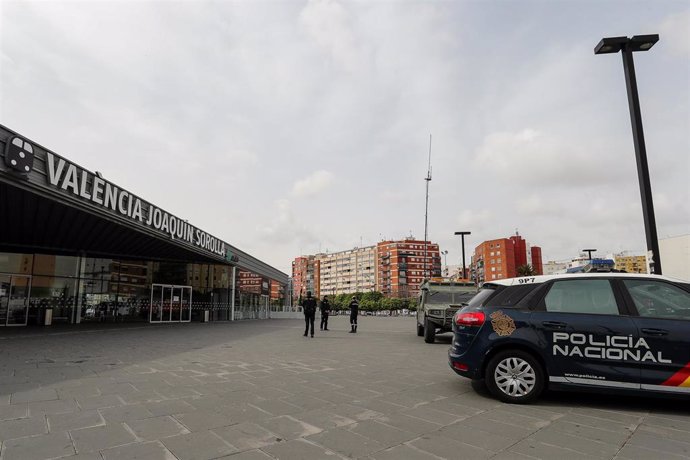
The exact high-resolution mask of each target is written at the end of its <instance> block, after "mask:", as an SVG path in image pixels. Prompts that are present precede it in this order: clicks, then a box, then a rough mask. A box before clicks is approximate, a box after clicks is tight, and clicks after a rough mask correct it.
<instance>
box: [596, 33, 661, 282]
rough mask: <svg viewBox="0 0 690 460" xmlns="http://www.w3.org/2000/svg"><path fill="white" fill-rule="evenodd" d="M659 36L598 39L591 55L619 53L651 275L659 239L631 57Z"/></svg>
mask: <svg viewBox="0 0 690 460" xmlns="http://www.w3.org/2000/svg"><path fill="white" fill-rule="evenodd" d="M658 41H659V35H657V34H654V35H635V36H634V37H632V38H628V37H608V38H602V39H601V41H600V42H599V43H598V44H597V46H596V47H595V48H594V54H609V53H617V52H619V51H620V52H621V53H622V55H623V70H624V72H625V87H626V89H627V92H628V107H629V109H630V122H631V124H632V133H633V143H634V146H635V158H636V160H637V176H638V180H639V182H640V195H641V198H642V216H643V218H644V228H645V235H646V238H647V251H649V252H651V254H652V260H653V265H652V270H651V271H652V273H656V274H657V275H661V255H660V254H659V239H658V238H657V233H656V219H655V218H654V204H653V202H652V187H651V184H650V181H649V165H648V164H647V150H646V148H645V143H644V132H643V130H642V114H641V112H640V98H639V95H638V93H637V78H636V76H635V63H634V62H633V53H634V52H636V51H647V50H649V49H650V48H651V47H652V46H654V44H655V43H656V42H658Z"/></svg>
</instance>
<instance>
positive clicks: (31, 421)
mask: <svg viewBox="0 0 690 460" xmlns="http://www.w3.org/2000/svg"><path fill="white" fill-rule="evenodd" d="M330 323H331V331H328V332H319V331H317V335H316V337H315V338H313V339H312V338H305V337H302V328H303V322H301V321H299V320H258V321H245V322H236V323H211V324H198V323H191V324H176V325H155V326H153V325H130V326H122V325H120V326H119V327H114V326H88V325H84V326H81V328H75V327H63V328H59V327H53V328H50V329H47V328H46V329H30V328H22V329H19V328H12V329H9V328H5V329H0V351H1V354H0V441H1V442H2V448H1V450H0V460H14V459H18V460H32V459H48V458H64V459H73V460H82V459H89V460H91V459H96V460H104V459H105V460H110V459H135V458H139V459H151V460H154V459H169V460H175V459H178V460H192V459H194V460H206V459H215V458H227V459H234V460H241V459H248V460H253V459H256V460H261V459H275V458H279V459H300V460H301V459H339V458H362V459H370V460H383V459H440V458H447V459H464V458H467V459H482V458H493V459H534V458H558V459H574V458H602V459H650V458H665V459H675V458H690V404H688V401H687V400H684V401H683V400H679V399H661V398H658V399H650V398H644V397H638V396H614V397H612V396H608V395H590V394H582V393H556V392H554V393H547V394H546V395H545V396H544V397H543V398H542V399H541V400H540V401H539V402H538V403H537V404H534V405H530V406H515V405H507V404H502V403H500V402H497V401H496V400H494V399H493V398H491V397H489V396H488V395H487V394H486V392H485V391H484V390H482V389H481V388H477V389H474V388H473V386H472V385H471V384H470V382H469V381H467V380H465V379H462V378H460V377H458V376H456V375H455V374H454V373H453V372H451V370H450V369H449V368H448V365H447V363H446V352H447V350H448V346H449V343H450V337H449V336H448V335H442V336H439V338H438V341H437V343H436V344H433V345H429V344H425V343H424V342H423V340H422V339H421V338H420V337H417V336H416V333H415V324H414V319H413V318H379V317H372V318H368V317H364V318H362V320H361V321H360V323H361V324H360V326H359V332H358V333H357V334H356V335H355V334H349V333H348V332H347V330H348V325H347V318H344V317H338V316H336V317H333V318H331V321H330Z"/></svg>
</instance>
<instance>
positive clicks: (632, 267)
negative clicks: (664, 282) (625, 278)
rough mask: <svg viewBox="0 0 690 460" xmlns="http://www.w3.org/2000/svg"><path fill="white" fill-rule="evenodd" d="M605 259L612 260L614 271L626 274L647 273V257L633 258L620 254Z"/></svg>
mask: <svg viewBox="0 0 690 460" xmlns="http://www.w3.org/2000/svg"><path fill="white" fill-rule="evenodd" d="M607 258H608V259H613V261H614V263H615V265H614V268H615V269H616V270H621V271H625V272H627V273H647V257H646V256H644V255H642V256H633V255H630V254H627V253H620V254H613V255H611V256H607Z"/></svg>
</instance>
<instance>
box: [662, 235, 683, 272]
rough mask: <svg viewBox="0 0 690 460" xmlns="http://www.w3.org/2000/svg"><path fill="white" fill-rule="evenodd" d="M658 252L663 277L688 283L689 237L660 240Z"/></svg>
mask: <svg viewBox="0 0 690 460" xmlns="http://www.w3.org/2000/svg"><path fill="white" fill-rule="evenodd" d="M659 252H660V253H661V271H662V272H663V274H664V275H666V276H670V277H672V278H678V279H681V280H684V281H690V235H681V236H675V237H673V238H664V239H660V240H659Z"/></svg>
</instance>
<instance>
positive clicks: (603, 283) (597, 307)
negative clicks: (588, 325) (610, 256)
mask: <svg viewBox="0 0 690 460" xmlns="http://www.w3.org/2000/svg"><path fill="white" fill-rule="evenodd" d="M544 303H545V305H546V311H549V312H562V313H588V314H595V315H617V314H618V306H617V305H616V299H615V297H614V296H613V290H612V289H611V284H610V283H609V281H608V280H568V281H556V282H554V283H553V285H552V286H551V289H549V292H548V294H546V297H545V298H544Z"/></svg>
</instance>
